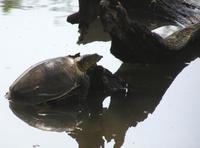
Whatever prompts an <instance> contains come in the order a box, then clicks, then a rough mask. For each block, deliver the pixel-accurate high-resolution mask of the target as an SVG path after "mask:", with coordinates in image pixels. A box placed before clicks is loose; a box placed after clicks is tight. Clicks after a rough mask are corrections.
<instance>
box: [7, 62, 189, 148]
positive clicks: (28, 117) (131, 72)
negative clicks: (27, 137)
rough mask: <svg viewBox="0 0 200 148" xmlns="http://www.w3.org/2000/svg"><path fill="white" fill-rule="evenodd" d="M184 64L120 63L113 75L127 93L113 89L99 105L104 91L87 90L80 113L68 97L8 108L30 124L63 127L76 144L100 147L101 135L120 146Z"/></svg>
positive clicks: (38, 126)
mask: <svg viewBox="0 0 200 148" xmlns="http://www.w3.org/2000/svg"><path fill="white" fill-rule="evenodd" d="M185 66H186V64H174V65H163V64H162V65H159V64H157V65H155V64H154V65H142V64H122V66H121V67H120V69H119V70H118V71H117V72H116V75H117V76H120V77H121V78H123V79H125V80H126V81H127V82H128V84H129V90H128V93H127V92H126V91H116V92H115V93H114V94H112V95H111V103H110V106H109V108H108V109H105V108H103V107H102V101H103V100H104V98H105V97H106V96H107V95H105V92H104V93H101V92H98V93H94V91H91V92H90V93H89V96H88V106H87V111H85V112H83V113H82V115H81V116H80V114H79V112H78V111H77V102H70V101H69V100H70V99H68V100H67V102H64V101H62V102H51V103H50V104H48V105H36V106H19V105H15V104H11V103H10V108H11V109H12V111H13V112H14V113H15V115H17V116H18V117H19V118H20V119H22V120H23V121H25V122H27V123H28V124H29V125H31V126H34V127H36V128H39V129H43V130H49V131H57V132H62V131H66V132H67V133H68V135H70V136H71V137H73V138H74V139H76V141H77V142H78V144H79V147H80V148H100V147H104V142H105V141H104V139H106V141H110V140H112V139H114V141H115V146H114V147H115V148H120V147H121V145H122V144H123V142H124V137H125V133H126V131H127V130H128V128H129V127H132V126H133V127H134V126H136V125H137V124H138V122H141V121H144V120H145V119H146V118H147V116H148V114H149V113H153V111H154V110H155V108H156V106H157V105H158V104H159V102H160V100H161V98H162V96H163V95H164V93H165V91H166V90H167V88H168V87H169V86H170V84H171V83H172V81H173V80H174V79H175V77H176V76H177V74H178V73H179V72H180V71H181V70H182V69H183V68H184V67H185ZM95 84H96V85H98V84H97V83H95ZM107 84H109V83H108V82H107ZM115 86H116V85H115ZM109 87H112V86H109ZM113 88H114V87H113ZM91 89H92V88H91Z"/></svg>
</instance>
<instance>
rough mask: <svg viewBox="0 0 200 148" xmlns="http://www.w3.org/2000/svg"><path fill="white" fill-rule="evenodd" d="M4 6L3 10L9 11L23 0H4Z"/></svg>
mask: <svg viewBox="0 0 200 148" xmlns="http://www.w3.org/2000/svg"><path fill="white" fill-rule="evenodd" d="M1 3H2V4H1V5H2V7H3V11H4V12H9V11H10V10H11V8H16V7H18V6H20V5H21V3H22V0H3V1H2V2H1Z"/></svg>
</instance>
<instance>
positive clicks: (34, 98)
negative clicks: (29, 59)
mask: <svg viewBox="0 0 200 148" xmlns="http://www.w3.org/2000/svg"><path fill="white" fill-rule="evenodd" d="M83 74H84V73H83ZM80 77H82V76H81V73H80V71H78V68H77V65H76V62H75V60H74V58H72V57H70V56H66V57H58V58H54V59H49V60H45V61H42V62H40V63H38V64H36V65H33V66H32V67H30V68H29V69H27V70H26V71H25V72H24V73H23V74H22V75H21V76H20V77H19V78H18V79H17V80H15V82H14V83H13V84H12V85H11V87H10V92H9V97H8V99H9V100H11V101H12V102H16V103H23V104H31V105H32V104H39V103H43V102H47V101H50V100H56V99H60V98H63V97H65V96H66V95H67V94H69V93H70V92H71V91H72V90H74V89H75V88H77V87H79V84H80V83H79V80H80Z"/></svg>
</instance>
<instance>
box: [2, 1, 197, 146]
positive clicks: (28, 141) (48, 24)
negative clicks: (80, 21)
mask: <svg viewBox="0 0 200 148" xmlns="http://www.w3.org/2000/svg"><path fill="white" fill-rule="evenodd" d="M9 7H12V9H9ZM0 9H1V11H0V40H1V44H0V49H1V54H0V63H1V66H0V73H1V77H0V117H1V118H0V123H1V126H0V131H1V135H2V136H1V147H4V148H32V147H41V148H53V147H59V148H66V147H67V148H74V147H78V145H79V144H80V145H81V142H80V141H79V144H78V143H77V142H76V140H75V139H74V138H72V137H71V136H69V135H68V134H67V133H65V132H59V133H58V132H47V131H43V130H39V129H37V128H33V127H31V126H29V125H28V124H27V123H25V122H23V121H22V120H20V119H19V118H17V117H16V116H15V115H14V114H13V113H12V111H11V110H10V108H9V103H8V101H7V100H6V99H5V98H4V95H5V93H6V92H7V91H8V88H9V86H10V85H11V83H12V82H13V81H14V80H15V79H16V78H17V77H18V76H19V75H20V74H21V73H22V72H23V71H24V70H26V69H27V68H28V67H29V66H31V65H33V64H35V63H37V62H38V61H41V60H44V59H48V58H52V57H58V56H63V55H68V54H74V53H77V52H81V54H84V53H98V54H101V55H103V56H104V58H103V59H102V60H101V61H100V63H99V64H100V65H103V66H104V67H106V68H108V69H109V70H111V71H112V72H116V71H118V73H120V75H121V76H122V77H124V78H125V79H127V80H128V81H130V82H133V83H131V85H133V88H134V90H132V94H131V95H130V96H128V97H127V98H128V99H127V100H124V101H121V100H120V101H111V104H110V107H109V108H108V109H107V110H106V112H105V113H104V116H103V119H101V121H100V122H99V121H96V122H97V123H96V124H93V126H91V128H88V129H89V130H91V129H92V128H93V129H92V130H91V132H89V133H90V135H89V136H88V137H87V134H85V133H84V134H85V137H83V138H82V139H84V140H85V143H90V142H91V144H94V143H95V140H97V138H96V137H97V135H99V136H100V137H103V138H102V139H106V140H108V141H109V140H110V142H108V143H107V142H106V141H105V147H106V148H112V147H113V145H114V143H115V142H114V139H115V141H116V143H123V146H122V147H124V148H133V147H140V148H148V147H154V148H169V147H170V148H188V147H189V148H199V147H200V128H199V125H200V118H199V113H200V111H199V106H200V100H199V99H200V91H199V88H200V78H199V75H200V60H199V59H196V60H195V61H193V62H192V63H191V64H190V65H189V66H187V67H186V68H184V69H183V71H182V72H181V73H180V74H179V75H178V76H177V78H176V79H175V80H174V81H173V83H172V85H170V87H169V88H168V85H169V84H170V79H168V78H166V77H167V76H171V75H172V74H174V73H176V72H177V71H178V70H177V67H176V66H171V67H159V66H155V67H147V68H145V69H144V68H140V67H137V66H136V65H123V66H122V67H121V68H120V69H121V70H118V68H119V67H120V66H121V62H120V61H119V60H117V59H116V58H114V57H113V56H112V55H111V54H110V51H109V47H110V42H93V43H90V44H87V45H77V44H76V41H77V38H78V33H77V25H71V24H68V23H66V17H67V15H69V14H71V13H72V12H75V11H76V10H77V9H78V3H77V1H75V0H45V1H42V2H41V1H37V0H30V1H25V0H24V1H23V0H16V1H9V0H7V1H6V0H5V1H4V3H2V2H1V8H0ZM123 68H124V69H123ZM165 90H167V91H166V93H164V92H165ZM163 94H164V96H163V97H162V95H163ZM116 98H119V96H112V99H113V100H118V99H116ZM161 98H162V100H160V99H161ZM122 99H123V98H122ZM105 104H107V105H108V102H105ZM151 113H152V114H151ZM99 124H100V125H101V126H100V127H99ZM89 125H91V124H89ZM84 134H83V135H84ZM123 140H124V141H123ZM82 143H84V141H83V142H82Z"/></svg>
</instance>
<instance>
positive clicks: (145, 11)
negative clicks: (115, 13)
mask: <svg viewBox="0 0 200 148" xmlns="http://www.w3.org/2000/svg"><path fill="white" fill-rule="evenodd" d="M105 2H106V3H107V2H109V3H111V4H110V5H111V7H112V8H113V7H114V5H116V4H115V3H116V2H117V1H116V0H101V1H100V0H79V11H78V12H77V13H75V14H72V15H70V16H69V17H68V18H67V21H68V22H70V23H72V24H74V23H78V24H79V32H80V37H79V43H87V42H84V39H85V38H87V32H88V31H89V32H90V29H89V28H90V25H91V24H92V23H93V22H94V21H95V20H96V18H98V17H99V15H100V5H101V4H102V3H105ZM119 2H121V4H122V6H123V7H124V8H125V9H126V11H127V13H128V15H129V17H130V18H131V19H132V20H135V21H138V22H140V23H141V24H143V25H145V26H147V27H148V29H150V30H152V29H154V28H157V27H159V26H164V25H177V26H189V25H191V24H195V23H197V22H198V21H199V20H200V6H199V5H197V4H195V3H194V2H193V1H191V0H187V1H183V0H143V1H141V0H134V1H133V0H119ZM97 36H98V35H97ZM95 39H97V40H100V39H102V38H100V39H98V37H96V38H94V40H95Z"/></svg>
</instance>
